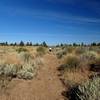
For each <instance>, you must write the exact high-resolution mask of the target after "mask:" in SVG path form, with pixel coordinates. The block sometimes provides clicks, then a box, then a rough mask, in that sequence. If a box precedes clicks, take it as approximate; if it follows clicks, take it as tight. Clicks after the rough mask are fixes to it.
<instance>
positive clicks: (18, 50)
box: [16, 48, 28, 53]
mask: <svg viewBox="0 0 100 100" xmlns="http://www.w3.org/2000/svg"><path fill="white" fill-rule="evenodd" d="M16 51H17V52H18V53H21V52H28V50H27V49H25V48H18V49H16Z"/></svg>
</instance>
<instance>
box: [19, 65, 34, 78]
mask: <svg viewBox="0 0 100 100" xmlns="http://www.w3.org/2000/svg"><path fill="white" fill-rule="evenodd" d="M35 74H36V67H34V65H31V64H27V65H24V66H23V67H22V69H21V70H20V71H19V72H18V73H17V76H18V78H21V79H32V78H33V77H34V75H35Z"/></svg>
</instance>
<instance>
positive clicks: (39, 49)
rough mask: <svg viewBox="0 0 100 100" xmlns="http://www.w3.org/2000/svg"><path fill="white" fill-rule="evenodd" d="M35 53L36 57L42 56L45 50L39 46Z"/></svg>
mask: <svg viewBox="0 0 100 100" xmlns="http://www.w3.org/2000/svg"><path fill="white" fill-rule="evenodd" d="M36 51H37V56H43V55H44V54H45V53H46V48H45V47H42V46H40V47H38V48H37V49H36Z"/></svg>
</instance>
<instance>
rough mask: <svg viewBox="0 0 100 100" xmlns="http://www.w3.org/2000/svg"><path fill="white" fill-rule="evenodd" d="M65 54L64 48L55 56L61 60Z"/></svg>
mask: <svg viewBox="0 0 100 100" xmlns="http://www.w3.org/2000/svg"><path fill="white" fill-rule="evenodd" d="M66 54H67V50H66V49H65V48H64V50H60V51H58V52H57V53H56V56H57V58H58V59H60V58H62V57H63V56H64V55H66Z"/></svg>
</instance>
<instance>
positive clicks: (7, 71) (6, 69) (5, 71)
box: [0, 64, 37, 79]
mask: <svg viewBox="0 0 100 100" xmlns="http://www.w3.org/2000/svg"><path fill="white" fill-rule="evenodd" d="M36 70H37V67H36V66H34V65H33V64H24V65H15V64H3V65H0V76H5V77H12V78H13V77H18V78H21V79H32V78H33V77H34V75H36Z"/></svg>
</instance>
